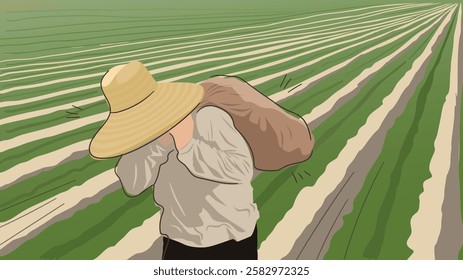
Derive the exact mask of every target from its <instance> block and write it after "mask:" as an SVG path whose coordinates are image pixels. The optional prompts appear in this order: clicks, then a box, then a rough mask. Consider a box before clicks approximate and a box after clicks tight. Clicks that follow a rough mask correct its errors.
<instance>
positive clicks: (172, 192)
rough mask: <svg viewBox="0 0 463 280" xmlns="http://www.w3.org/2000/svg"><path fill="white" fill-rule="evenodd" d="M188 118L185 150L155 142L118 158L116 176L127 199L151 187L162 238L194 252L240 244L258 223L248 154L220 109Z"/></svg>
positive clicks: (206, 111)
mask: <svg viewBox="0 0 463 280" xmlns="http://www.w3.org/2000/svg"><path fill="white" fill-rule="evenodd" d="M192 116H193V119H194V122H195V128H194V132H193V138H192V139H191V141H190V142H189V143H188V144H187V145H186V146H185V147H183V148H182V149H180V150H179V151H177V150H176V149H175V146H174V145H173V143H170V144H169V145H168V146H166V147H163V146H162V145H160V143H158V141H153V142H151V143H149V144H148V145H145V146H143V147H142V148H140V149H137V150H136V151H133V152H131V153H129V154H126V155H124V156H122V157H121V159H120V161H119V163H118V165H117V167H116V174H117V175H118V176H119V178H120V180H121V182H122V185H123V187H124V190H125V191H126V192H127V193H128V194H129V195H131V196H136V195H138V194H140V193H141V192H143V191H144V190H146V189H148V188H150V187H151V186H153V185H154V200H155V202H156V203H157V204H158V205H159V206H160V207H161V209H162V210H161V211H162V212H161V222H160V223H161V224H160V231H161V234H164V235H167V236H168V237H169V238H171V239H174V240H176V241H178V242H181V243H183V244H185V245H188V246H192V247H207V246H213V245H216V244H218V243H222V242H225V241H228V240H231V239H234V240H237V241H240V240H242V239H244V238H247V237H249V236H250V235H251V234H252V233H253V230H254V227H255V224H256V221H257V219H258V218H259V212H258V209H257V206H256V204H255V203H254V202H253V189H252V186H251V180H252V177H253V172H254V168H253V160H252V156H251V152H250V150H249V147H248V145H247V143H246V141H245V140H244V138H243V137H242V135H241V134H240V133H239V132H238V131H237V130H236V129H235V127H234V125H233V121H232V119H231V117H230V116H229V115H228V114H227V113H226V112H225V111H223V110H222V109H219V108H216V107H205V108H202V109H200V110H199V111H198V112H196V111H195V112H193V113H192Z"/></svg>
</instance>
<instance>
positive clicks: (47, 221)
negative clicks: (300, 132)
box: [0, 169, 120, 256]
mask: <svg viewBox="0 0 463 280" xmlns="http://www.w3.org/2000/svg"><path fill="white" fill-rule="evenodd" d="M109 182H111V183H110V184H109V185H108V183H109ZM118 188H120V183H119V179H118V178H117V176H116V174H115V173H114V170H113V169H111V170H108V171H105V172H103V173H101V174H99V175H97V176H95V177H93V178H91V179H90V180H88V181H86V182H85V183H84V184H82V185H80V186H75V187H73V188H71V189H69V190H68V191H65V192H63V193H60V194H58V195H56V196H54V197H52V198H49V199H47V200H45V201H43V202H41V203H39V204H36V205H35V206H33V207H31V208H29V209H27V210H25V211H23V212H21V213H20V214H18V215H16V216H15V217H14V218H12V219H10V220H8V221H6V222H3V223H0V231H1V233H2V234H1V236H0V255H2V256H3V255H6V254H8V253H9V252H11V251H13V250H14V249H16V248H17V247H18V246H19V245H21V244H22V243H24V242H25V241H27V240H29V239H31V238H32V237H34V236H35V235H37V234H38V233H39V232H41V231H42V230H43V229H45V228H46V227H48V226H49V225H51V224H53V223H56V222H57V221H60V220H64V219H66V218H68V217H70V216H72V215H73V214H74V213H75V212H76V211H78V210H80V209H83V208H85V207H87V206H88V205H90V204H93V203H96V202H98V201H100V199H101V198H103V197H104V196H105V195H107V194H108V193H110V192H113V191H115V190H117V189H118Z"/></svg>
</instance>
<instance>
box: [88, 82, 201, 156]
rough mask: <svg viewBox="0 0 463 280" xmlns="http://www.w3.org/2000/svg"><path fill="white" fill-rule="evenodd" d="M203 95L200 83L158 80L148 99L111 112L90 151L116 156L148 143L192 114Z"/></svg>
mask: <svg viewBox="0 0 463 280" xmlns="http://www.w3.org/2000/svg"><path fill="white" fill-rule="evenodd" d="M203 96H204V89H203V87H202V86H200V85H198V84H194V83H157V87H156V90H155V91H154V92H152V93H151V94H150V95H149V96H148V97H147V98H146V99H144V100H142V101H141V102H139V103H138V104H136V105H134V106H132V107H130V108H128V109H126V110H123V111H120V112H115V113H114V112H112V113H110V114H109V117H108V118H107V120H106V122H105V123H104V124H103V126H102V127H101V128H100V130H98V132H97V133H96V134H95V136H94V137H93V139H92V140H91V142H90V148H89V150H90V154H91V155H92V156H93V157H95V158H101V159H103V158H112V157H117V156H120V155H124V154H126V153H129V152H131V151H134V150H136V149H138V148H140V147H142V146H144V145H146V144H148V143H149V142H151V141H153V140H155V139H156V138H158V137H159V136H161V135H163V134H164V133H166V132H167V131H169V130H170V129H171V128H172V127H174V126H175V125H176V124H178V123H179V122H180V121H181V120H182V119H184V118H185V117H186V116H187V115H188V114H190V113H191V112H192V111H193V110H194V109H195V107H196V106H198V104H199V103H200V102H201V100H202V99H203Z"/></svg>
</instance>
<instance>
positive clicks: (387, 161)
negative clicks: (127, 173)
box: [0, 0, 463, 259]
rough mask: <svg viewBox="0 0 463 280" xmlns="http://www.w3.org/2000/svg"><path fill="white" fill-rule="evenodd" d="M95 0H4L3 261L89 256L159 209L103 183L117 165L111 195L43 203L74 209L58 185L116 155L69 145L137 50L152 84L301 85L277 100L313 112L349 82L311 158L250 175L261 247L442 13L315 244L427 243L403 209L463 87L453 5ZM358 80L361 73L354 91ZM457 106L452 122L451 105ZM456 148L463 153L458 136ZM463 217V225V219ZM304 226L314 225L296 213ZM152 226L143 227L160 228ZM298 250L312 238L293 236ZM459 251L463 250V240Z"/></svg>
mask: <svg viewBox="0 0 463 280" xmlns="http://www.w3.org/2000/svg"><path fill="white" fill-rule="evenodd" d="M95 2H96V1H81V2H79V5H77V4H76V3H71V2H69V1H67V2H65V3H61V2H58V1H56V2H55V1H48V2H47V1H44V2H43V4H41V5H40V4H38V5H32V4H30V3H29V4H28V5H30V6H28V7H24V6H21V5H19V4H8V5H7V4H1V5H2V6H0V7H1V10H0V13H1V15H2V16H1V17H0V21H1V24H2V26H5V28H3V29H0V38H2V44H1V45H0V108H1V110H0V162H1V164H0V209H1V210H0V236H1V238H0V259H95V258H98V256H100V254H102V253H103V252H105V250H107V249H108V248H110V247H111V246H119V245H118V242H119V241H120V240H123V239H124V238H125V237H126V235H127V234H128V233H129V232H130V231H131V230H132V229H135V228H137V227H140V226H141V225H142V224H143V222H144V221H145V220H147V219H148V218H150V217H152V216H153V215H155V214H156V213H158V211H159V208H158V207H157V206H156V205H155V204H154V203H153V197H152V193H151V192H144V193H143V194H142V195H140V196H138V197H135V198H129V197H127V196H126V195H125V193H124V192H123V191H122V188H121V187H120V185H118V187H117V188H113V187H111V186H113V185H114V184H118V183H117V182H115V181H113V178H110V177H108V178H107V180H106V181H105V183H104V184H101V183H98V185H95V187H97V186H98V187H100V188H101V189H102V190H103V192H104V194H99V195H98V196H95V197H94V198H93V199H86V198H85V197H83V196H82V197H76V198H75V199H77V200H78V201H79V203H77V204H76V205H75V206H72V207H70V208H69V209H68V210H66V211H65V212H62V213H61V212H60V211H64V210H60V207H61V206H58V207H57V208H56V209H52V207H53V206H52V205H55V203H58V202H54V200H55V198H56V201H61V200H62V202H63V205H65V206H67V205H71V204H70V202H69V201H66V200H64V198H63V197H64V196H60V195H65V194H66V193H70V192H72V191H74V190H79V189H82V188H83V185H85V184H89V185H91V184H92V182H93V180H94V178H95V177H96V176H97V175H99V174H101V173H103V172H105V171H107V170H111V169H112V168H114V166H115V164H116V162H117V159H113V160H105V161H97V160H94V159H93V158H92V157H90V156H89V155H88V153H87V150H86V149H87V147H86V146H85V145H82V146H80V147H78V148H77V146H76V148H72V149H71V148H69V147H73V146H71V145H73V144H76V143H79V142H81V141H85V140H88V139H90V138H91V137H92V136H93V135H94V134H95V132H96V131H97V130H98V128H99V127H100V126H101V124H102V123H103V121H104V119H105V117H104V116H105V113H106V112H107V111H108V105H107V103H106V101H105V100H104V98H103V96H102V92H101V90H100V88H99V82H100V79H101V76H102V75H103V74H104V73H105V71H107V70H108V69H109V68H111V67H112V66H114V65H118V64H122V63H127V62H128V61H131V60H135V59H136V60H140V61H141V62H143V63H144V64H145V65H147V68H148V69H149V70H151V71H152V72H153V76H154V77H155V78H156V79H157V80H158V81H186V82H195V83H198V82H201V81H203V80H205V79H207V78H208V77H210V76H212V75H217V74H227V75H237V76H239V77H241V78H243V79H245V80H246V81H249V82H250V83H251V84H252V85H253V86H255V87H256V88H257V89H258V90H259V91H261V92H262V93H264V94H265V95H267V96H269V97H270V98H271V99H272V98H273V99H275V98H276V96H278V93H279V92H282V91H288V90H290V89H298V90H294V93H293V94H292V95H291V96H290V97H288V98H285V99H283V100H278V102H279V104H280V105H281V106H282V107H284V108H286V109H288V110H290V111H292V112H295V113H297V114H298V115H300V116H303V117H304V118H307V119H310V118H311V117H312V116H313V115H314V112H316V111H317V110H318V109H321V108H325V107H326V106H328V105H327V104H329V102H330V100H331V98H334V97H336V96H337V95H338V94H340V93H345V96H343V97H342V98H340V99H339V101H338V102H339V105H337V106H338V107H336V109H333V110H330V111H329V113H328V114H327V115H326V116H324V117H323V118H322V119H321V121H320V122H314V123H310V122H309V126H311V128H312V129H313V133H314V135H315V139H316V143H315V148H314V153H313V155H312V157H311V158H310V159H309V160H308V161H306V162H303V163H300V164H297V165H293V166H289V167H287V168H285V169H283V170H279V171H273V172H262V173H260V174H259V175H258V176H257V177H256V178H255V179H254V181H253V187H254V199H255V202H256V203H257V205H258V208H259V211H260V219H259V221H258V227H259V244H262V243H263V242H265V240H266V239H268V238H269V236H272V234H274V230H276V229H277V228H278V224H279V223H280V222H282V221H284V220H285V219H286V217H285V214H286V213H289V212H288V211H290V210H291V209H292V208H293V207H294V206H295V204H294V203H295V201H296V198H297V197H298V195H299V194H300V192H301V191H302V190H304V189H307V188H311V187H312V186H315V185H316V183H317V181H318V180H319V179H320V178H321V177H323V176H332V177H333V178H335V177H337V176H341V175H342V174H328V173H326V172H328V171H327V170H328V169H327V166H328V165H329V164H330V163H331V162H333V161H335V160H339V159H338V158H339V157H340V155H341V154H342V152H343V150H344V148H345V147H346V145H347V144H348V143H349V142H350V141H352V139H354V138H356V137H358V133H359V131H361V128H362V127H363V126H364V125H365V124H366V123H368V121H369V118H370V117H371V116H372V115H373V113H374V112H375V111H377V110H379V109H381V108H383V107H384V106H386V105H387V104H385V103H384V100H386V99H387V97H388V96H389V95H390V94H391V92H393V90H394V88H395V86H396V85H397V84H400V83H401V82H402V80H403V79H404V76H405V75H406V73H408V71H409V70H410V69H412V67H413V66H414V65H415V64H417V63H420V62H419V61H418V58H419V57H421V56H422V54H423V52H424V51H425V49H427V48H428V46H429V45H430V44H433V42H434V41H433V38H434V37H433V36H434V34H437V33H436V32H438V31H439V28H440V26H441V24H443V23H444V20H445V18H446V16H449V17H450V22H449V24H448V25H447V26H445V27H444V28H443V29H442V30H443V31H442V33H441V34H440V36H439V39H438V40H437V42H436V43H435V47H434V48H433V51H432V54H431V55H430V59H429V61H427V62H426V64H423V65H425V68H424V72H423V78H422V79H421V80H420V81H419V84H417V86H416V89H415V90H414V92H413V93H412V95H411V98H410V99H409V100H408V101H407V102H406V103H405V104H401V105H400V106H403V113H400V114H399V115H398V116H397V119H396V120H395V121H394V123H393V125H392V127H391V128H390V129H389V130H388V131H387V133H386V136H385V139H384V140H380V139H378V140H371V139H367V140H368V141H372V142H374V141H377V142H378V145H380V146H381V152H380V153H379V155H378V156H377V158H375V159H374V161H373V162H374V163H373V164H371V165H367V166H365V168H367V169H366V170H365V171H366V174H367V175H366V176H365V178H359V180H360V181H361V182H362V185H363V186H361V188H359V190H360V191H358V194H356V195H355V196H354V197H355V199H354V200H353V201H350V203H351V204H352V209H351V210H346V211H345V212H342V213H341V214H342V215H338V218H336V219H335V220H333V221H331V220H329V219H331V218H328V216H327V218H323V217H322V218H321V220H320V221H321V222H323V223H325V222H326V223H331V222H332V223H333V225H334V223H336V222H337V221H338V220H339V221H342V222H341V224H340V226H339V228H337V229H336V230H335V232H333V233H332V232H331V230H330V231H329V234H328V235H327V237H326V239H325V242H324V243H323V244H322V245H321V248H326V253H324V254H319V257H318V258H325V259H407V258H409V257H410V256H411V255H412V253H413V250H414V249H421V248H410V247H409V245H408V244H407V241H408V239H409V238H410V236H411V233H412V225H411V223H410V221H411V219H412V217H413V216H414V215H415V214H416V213H419V212H420V211H424V210H422V209H421V208H420V200H419V197H420V194H421V193H423V191H424V190H423V184H424V182H425V181H426V180H428V179H429V178H431V177H432V176H437V175H434V174H437V173H436V171H435V170H432V169H431V170H430V168H431V167H430V162H431V159H432V158H433V157H434V156H437V155H435V153H436V154H437V153H438V150H437V149H435V147H434V142H435V139H436V137H437V135H438V131H439V122H440V118H441V113H442V108H443V106H444V102H445V101H446V99H449V97H448V96H447V94H448V93H449V89H450V88H451V84H452V83H454V84H456V85H458V86H459V87H460V88H459V89H458V91H459V93H460V94H461V91H462V90H463V89H462V88H461V86H462V84H461V83H462V78H461V77H462V76H463V75H462V73H461V72H459V73H458V78H456V79H455V78H453V77H452V76H451V69H452V67H455V65H457V68H458V67H459V68H460V69H461V67H462V66H460V65H461V62H458V63H457V64H454V63H452V61H456V58H455V57H453V53H452V52H453V50H454V49H456V48H457V47H455V46H458V48H459V49H460V53H461V52H463V48H462V45H463V44H462V43H461V42H463V41H460V44H458V42H457V43H455V38H456V37H455V36H456V34H458V32H457V30H461V4H460V5H454V3H457V1H441V2H440V3H432V4H427V5H423V4H422V3H421V2H420V1H410V2H407V3H397V2H396V1H373V2H372V1H365V0H361V1H339V0H336V1H334V0H330V1H322V2H319V1H302V0H300V1H296V0H289V1H284V2H282V1H261V0H259V1H252V2H251V3H249V1H247V2H245V1H241V0H239V1H233V4H232V3H231V2H220V1H210V0H201V1H169V2H165V3H162V4H156V5H154V4H152V3H151V2H148V1H131V2H132V3H131V6H130V7H127V3H126V2H124V1H115V2H111V4H110V5H109V7H108V6H107V4H108V3H105V2H107V1H100V2H98V3H95ZM219 2H220V3H219ZM18 3H21V1H18ZM414 3H416V4H419V5H416V4H414ZM457 4H458V3H457ZM179 7H181V8H179ZM419 32H422V34H421V35H420V36H419V37H416V35H417V34H418V33H419ZM460 40H461V38H460ZM385 42H387V43H385ZM382 43H385V44H384V45H381V44H382ZM404 46H407V47H404ZM402 48H403V49H402ZM460 57H463V56H462V55H460ZM383 60H384V61H385V62H384V63H383V64H382V65H380V66H378V68H375V67H377V66H376V65H378V62H379V61H383ZM457 61H458V59H457ZM366 71H370V72H369V73H370V74H368V75H367V73H366ZM460 71H461V70H460ZM411 74H413V75H415V74H416V73H411ZM356 79H358V80H359V81H361V82H360V83H359V84H358V85H356V88H352V89H351V86H352V81H355V80H356ZM308 81H310V82H308ZM449 96H450V95H449ZM460 98H461V97H459V96H458V97H457V100H458V102H460V103H461V99H460ZM337 104H338V103H337ZM458 105H459V106H460V105H461V104H458ZM455 112H456V115H455V118H456V119H457V118H458V119H459V120H460V119H461V116H460V109H459V107H458V108H456V109H455ZM95 116H97V117H95ZM315 123H316V124H315ZM460 133H461V131H460ZM454 137H458V138H455V139H457V140H458V139H461V135H458V136H454ZM382 141H383V142H384V143H382ZM460 143H461V142H460ZM84 144H85V143H84ZM82 147H84V148H82ZM65 151H66V152H65ZM451 152H452V156H455V155H458V156H460V158H461V149H460V147H459V146H458V147H452V151H451ZM462 166H463V165H462V163H461V161H460V162H459V167H456V168H457V169H458V168H459V174H460V178H461V175H462V174H463V167H462ZM460 185H461V184H460ZM458 187H460V186H450V185H439V186H436V188H439V189H442V190H447V189H449V188H458ZM460 188H461V187H460ZM459 192H460V197H461V199H460V204H459V205H455V207H456V208H455V209H459V210H458V214H459V215H460V217H461V216H463V209H462V207H461V201H463V190H461V189H460V190H459ZM79 199H80V200H79ZM77 200H76V201H77ZM327 201H328V200H326V202H325V203H328V202H327ZM48 203H50V204H49V205H48ZM306 203H308V204H311V203H312V201H306ZM346 203H347V202H346ZM56 205H57V204H56ZM422 206H423V207H427V206H426V204H423V205H422ZM42 208H43V209H42ZM48 208H49V210H50V211H49V212H46V213H45V212H43V213H45V214H43V215H42V214H39V213H42V212H40V211H48V210H46V209H48ZM44 209H45V210H44ZM55 211H56V212H55ZM320 211H321V210H320ZM60 213H61V214H60ZM440 214H441V215H452V214H453V215H454V214H455V213H447V212H444V213H440ZM63 215H64V216H63ZM62 216H63V217H62ZM308 216H309V213H307V217H308ZM460 220H462V224H461V225H454V227H455V229H456V230H459V229H460V228H461V229H463V219H460ZM300 223H301V224H302V225H304V226H307V228H311V227H313V226H315V225H314V223H315V222H312V224H311V223H310V222H309V221H306V220H305V219H302V220H301V221H300ZM431 226H434V225H431ZM446 226H448V225H446V224H444V225H443V227H446ZM449 229H450V230H452V229H453V228H449ZM150 230H153V229H152V228H147V229H146V230H145V231H144V232H146V234H147V235H148V236H149V235H154V234H151V233H150ZM287 230H288V231H291V230H292V229H291V228H288V229H287ZM315 230H317V226H315ZM445 230H448V229H447V228H443V229H442V232H445ZM2 232H3V233H4V234H1V233H2ZM416 232H417V233H419V229H418V228H417V229H416ZM331 234H332V235H331ZM23 235H24V236H23ZM301 236H302V235H301ZM301 238H302V237H301ZM154 241H155V240H152V242H154ZM451 241H452V242H455V244H456V246H459V248H460V247H461V246H462V244H463V238H460V239H458V240H457V239H456V240H451ZM436 242H437V240H436ZM449 242H450V241H449ZM295 244H298V243H295ZM423 246H424V245H423ZM426 246H436V247H437V248H439V246H441V245H440V243H439V242H437V244H426ZM462 248H463V247H462ZM298 249H300V250H301V251H304V250H308V251H310V250H318V249H316V248H305V247H303V248H293V250H298ZM417 251H419V250H417ZM320 252H321V249H320ZM137 253H141V252H136V251H134V252H133V253H132V255H136V254H137ZM128 254H130V252H129V253H128ZM283 257H284V255H282V256H281V258H283ZM438 257H439V256H434V257H433V256H428V257H427V258H438ZM454 258H459V259H463V249H462V250H461V251H460V252H459V255H458V253H457V254H456V255H455V256H454Z"/></svg>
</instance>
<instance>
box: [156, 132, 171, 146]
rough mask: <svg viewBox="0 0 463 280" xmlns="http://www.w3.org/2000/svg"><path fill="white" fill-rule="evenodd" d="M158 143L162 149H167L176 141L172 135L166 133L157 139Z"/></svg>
mask: <svg viewBox="0 0 463 280" xmlns="http://www.w3.org/2000/svg"><path fill="white" fill-rule="evenodd" d="M157 142H158V143H159V145H160V146H161V147H163V148H167V147H169V146H170V145H171V144H172V143H173V142H174V139H173V138H172V135H170V133H164V134H163V135H161V136H160V137H159V138H158V139H157Z"/></svg>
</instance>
